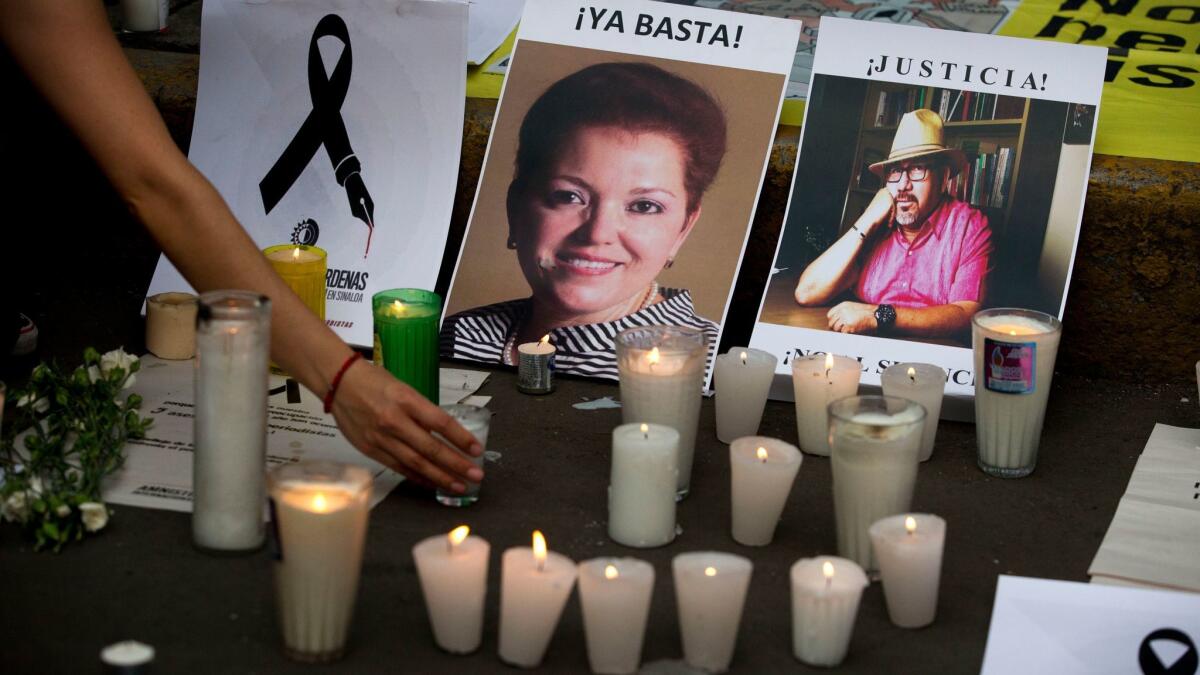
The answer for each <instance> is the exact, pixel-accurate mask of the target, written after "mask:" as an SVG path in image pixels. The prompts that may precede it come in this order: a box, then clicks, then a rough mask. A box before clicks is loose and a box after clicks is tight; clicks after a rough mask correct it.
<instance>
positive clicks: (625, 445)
mask: <svg viewBox="0 0 1200 675" xmlns="http://www.w3.org/2000/svg"><path fill="white" fill-rule="evenodd" d="M678 472H679V432H678V431H676V430H675V429H673V428H671V427H668V426H664V425H662V424H622V425H621V426H619V427H617V428H616V429H613V433H612V473H611V476H610V478H609V485H608V536H609V537H612V540H613V541H615V542H617V543H618V544H624V545H626V546H633V547H636V548H650V547H653V546H662V545H664V544H669V543H670V542H671V541H672V540H673V539H675V489H676V486H677V484H678V481H677V479H676V474H678Z"/></svg>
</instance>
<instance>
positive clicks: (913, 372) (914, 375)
mask: <svg viewBox="0 0 1200 675" xmlns="http://www.w3.org/2000/svg"><path fill="white" fill-rule="evenodd" d="M908 379H910V380H912V381H913V382H916V381H917V369H916V368H913V367H912V366H909V367H908Z"/></svg>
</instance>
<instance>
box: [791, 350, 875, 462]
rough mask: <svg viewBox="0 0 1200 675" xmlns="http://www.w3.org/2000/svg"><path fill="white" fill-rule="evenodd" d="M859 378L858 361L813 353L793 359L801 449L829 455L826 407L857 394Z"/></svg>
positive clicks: (811, 452) (859, 367)
mask: <svg viewBox="0 0 1200 675" xmlns="http://www.w3.org/2000/svg"><path fill="white" fill-rule="evenodd" d="M861 376H862V367H861V366H860V365H859V363H858V361H856V360H854V359H852V358H849V357H846V356H835V355H833V354H816V355H813V356H806V357H803V358H799V359H792V389H793V391H794V393H795V395H796V396H795V398H796V433H797V434H798V435H799V438H800V449H801V450H803V451H804V452H807V453H809V454H811V455H824V456H826V457H828V456H829V404H830V403H832V402H833V401H836V400H838V399H839V398H845V397H847V396H853V395H854V394H855V393H856V392H858V380H859V377H861Z"/></svg>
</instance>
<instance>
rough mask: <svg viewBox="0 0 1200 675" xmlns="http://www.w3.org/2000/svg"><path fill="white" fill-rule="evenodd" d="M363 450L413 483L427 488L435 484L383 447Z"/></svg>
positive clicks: (368, 455) (365, 453)
mask: <svg viewBox="0 0 1200 675" xmlns="http://www.w3.org/2000/svg"><path fill="white" fill-rule="evenodd" d="M362 452H363V454H364V455H366V456H367V457H370V458H371V459H373V460H375V461H376V462H379V463H380V464H382V465H384V466H386V467H387V468H389V469H391V470H392V471H395V472H396V473H398V474H400V475H402V476H404V477H405V479H407V480H410V481H412V482H413V483H416V484H417V485H420V486H422V487H427V488H432V487H434V484H433V483H432V482H431V481H430V480H429V479H428V478H425V477H424V476H422V475H421V474H419V473H417V472H416V471H414V470H412V469H410V468H408V467H407V466H405V465H404V464H403V463H401V462H400V458H399V457H396V456H394V455H392V454H391V453H389V452H387V451H385V450H383V449H381V448H376V447H369V448H367V449H365V450H363V451H362Z"/></svg>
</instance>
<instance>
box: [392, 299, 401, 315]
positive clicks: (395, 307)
mask: <svg viewBox="0 0 1200 675" xmlns="http://www.w3.org/2000/svg"><path fill="white" fill-rule="evenodd" d="M392 309H393V310H395V311H396V313H397V314H400V313H402V312H403V311H404V303H403V302H400V301H399V300H396V301H395V302H393V303H392Z"/></svg>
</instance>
